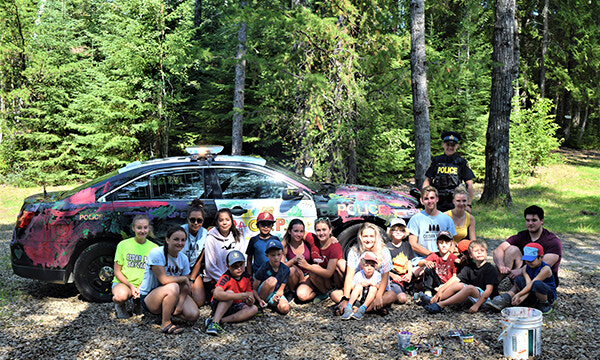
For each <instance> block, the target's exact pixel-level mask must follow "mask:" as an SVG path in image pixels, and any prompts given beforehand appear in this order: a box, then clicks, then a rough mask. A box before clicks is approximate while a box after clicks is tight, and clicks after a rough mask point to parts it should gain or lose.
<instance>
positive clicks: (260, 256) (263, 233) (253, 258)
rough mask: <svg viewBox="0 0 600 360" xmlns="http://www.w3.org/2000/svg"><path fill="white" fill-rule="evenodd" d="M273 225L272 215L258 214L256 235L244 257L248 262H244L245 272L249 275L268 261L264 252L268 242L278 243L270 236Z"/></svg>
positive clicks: (267, 213)
mask: <svg viewBox="0 0 600 360" xmlns="http://www.w3.org/2000/svg"><path fill="white" fill-rule="evenodd" d="M273 224H275V217H274V216H273V214H271V213H269V212H266V211H263V212H261V213H260V214H258V217H257V218H256V226H257V227H258V235H255V236H253V237H251V238H250V242H249V243H248V248H247V249H246V255H247V257H248V260H247V261H246V262H247V265H246V271H247V272H248V274H250V275H253V274H255V273H256V272H257V271H258V269H259V268H260V267H261V266H262V264H264V263H266V262H267V261H269V260H268V259H267V256H266V252H265V250H266V246H267V243H268V242H269V240H277V241H279V238H278V237H277V236H275V235H272V234H271V230H273Z"/></svg>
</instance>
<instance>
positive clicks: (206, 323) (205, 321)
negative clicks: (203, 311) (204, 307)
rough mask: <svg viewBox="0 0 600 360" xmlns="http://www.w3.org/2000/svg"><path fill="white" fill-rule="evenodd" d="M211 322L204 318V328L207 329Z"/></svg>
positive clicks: (209, 319)
mask: <svg viewBox="0 0 600 360" xmlns="http://www.w3.org/2000/svg"><path fill="white" fill-rule="evenodd" d="M211 322H212V318H206V320H204V327H205V328H207V329H208V325H210V323H211Z"/></svg>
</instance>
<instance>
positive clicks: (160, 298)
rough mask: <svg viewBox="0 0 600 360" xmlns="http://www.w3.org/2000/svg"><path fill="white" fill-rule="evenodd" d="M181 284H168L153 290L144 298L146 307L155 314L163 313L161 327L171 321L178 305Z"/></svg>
mask: <svg viewBox="0 0 600 360" xmlns="http://www.w3.org/2000/svg"><path fill="white" fill-rule="evenodd" d="M178 297H179V285H178V284H176V283H171V284H166V285H163V286H160V287H158V288H156V289H154V290H152V291H151V292H150V293H149V294H148V295H147V296H146V298H145V299H144V302H145V304H146V307H147V308H148V310H150V312H151V313H153V314H161V321H162V323H161V326H160V327H161V328H162V329H164V328H165V326H167V325H169V324H170V323H171V314H172V313H173V310H174V309H175V306H176V305H177V300H178Z"/></svg>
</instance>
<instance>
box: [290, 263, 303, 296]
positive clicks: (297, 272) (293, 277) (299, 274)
mask: <svg viewBox="0 0 600 360" xmlns="http://www.w3.org/2000/svg"><path fill="white" fill-rule="evenodd" d="M302 281H304V271H302V269H300V268H299V267H297V266H296V265H293V266H292V267H291V268H290V276H289V278H288V282H287V286H288V288H290V289H292V290H296V288H297V287H298V284H300V283H301V282H302Z"/></svg>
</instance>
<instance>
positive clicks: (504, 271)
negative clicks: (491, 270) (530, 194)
mask: <svg viewBox="0 0 600 360" xmlns="http://www.w3.org/2000/svg"><path fill="white" fill-rule="evenodd" d="M524 215H525V225H526V226H527V230H524V231H521V232H519V233H518V234H516V235H513V236H511V237H509V238H508V239H506V241H505V242H503V243H502V244H500V246H498V247H497V248H496V250H494V263H495V264H496V266H497V267H498V272H499V273H500V280H502V279H503V278H504V277H506V276H508V277H509V278H510V279H511V280H512V279H514V278H515V277H516V276H518V275H520V274H521V268H522V267H523V261H522V260H521V257H523V247H525V245H527V244H529V243H532V242H535V243H537V244H540V245H541V246H542V248H543V249H544V258H543V261H544V262H545V263H547V264H548V265H550V267H551V268H552V273H553V274H554V279H555V280H556V285H557V286H558V282H559V281H558V267H559V265H560V261H561V259H562V243H561V242H560V239H559V238H558V237H557V236H556V235H554V233H551V232H550V231H548V230H546V229H544V226H543V225H544V210H543V209H542V208H541V207H539V206H536V205H532V206H530V207H528V208H527V209H525V211H524Z"/></svg>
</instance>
